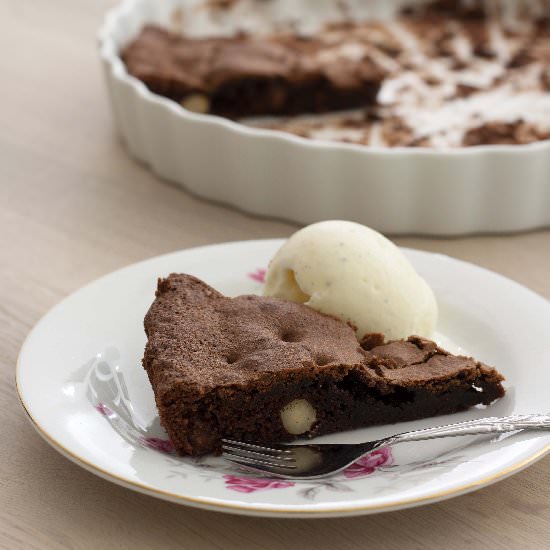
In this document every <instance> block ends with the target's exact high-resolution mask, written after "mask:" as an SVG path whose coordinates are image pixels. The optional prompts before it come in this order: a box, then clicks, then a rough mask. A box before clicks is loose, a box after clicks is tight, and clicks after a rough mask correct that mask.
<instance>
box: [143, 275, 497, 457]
mask: <svg viewBox="0 0 550 550" xmlns="http://www.w3.org/2000/svg"><path fill="white" fill-rule="evenodd" d="M145 331H146V333H147V337H148V342H147V346H146V349H145V355H144V359H143V365H144V367H145V369H146V371H147V373H148V376H149V380H150V381H151V385H152V387H153V390H154V393H155V399H156V403H157V407H158V410H159V415H160V419H161V423H162V425H163V427H164V428H165V429H166V430H167V432H168V434H169V436H170V438H171V440H172V441H173V443H174V445H175V447H176V449H177V450H178V452H179V453H181V454H191V455H201V454H206V453H211V452H218V451H219V446H220V439H221V438H222V437H228V438H234V439H245V440H255V441H259V442H269V441H291V440H292V439H295V438H296V437H297V436H300V437H314V436H317V435H321V434H325V433H330V432H335V431H341V430H346V429H352V428H356V427H361V426H369V425H374V424H382V423H392V422H399V421H404V420H413V419H417V418H424V417H427V416H434V415H439V414H448V413H452V412H456V411H461V410H465V409H467V408H469V407H471V406H473V405H477V404H484V405H488V404H490V403H491V402H492V401H494V400H495V399H497V398H498V397H501V396H502V395H504V389H503V387H502V384H501V382H502V380H503V377H502V376H501V375H500V374H499V373H498V372H497V371H496V370H495V369H492V368H490V367H488V366H486V365H484V364H483V363H480V362H478V361H475V360H474V359H472V358H468V357H458V356H454V355H452V354H450V353H448V352H446V351H445V350H443V349H441V348H439V347H438V346H437V345H436V344H435V343H434V342H431V341H429V340H425V339H422V338H418V337H414V336H413V337H410V338H409V339H408V340H406V341H394V342H387V343H386V342H384V339H383V336H382V335H376V334H373V335H368V336H367V337H366V338H365V339H364V340H363V341H362V342H361V344H360V343H359V342H358V341H357V340H356V337H355V333H354V331H353V329H352V328H351V327H350V326H348V325H347V324H345V323H343V322H342V321H340V320H338V319H335V318H333V317H329V316H326V315H323V314H321V313H318V312H316V311H314V310H312V309H311V308H309V307H307V306H304V305H301V304H296V303H293V302H287V301H284V300H279V299H273V298H265V297H259V296H239V297H237V298H226V297H224V296H223V295H221V294H220V293H219V292H217V291H216V290H214V289H213V288H211V287H209V286H208V285H206V284H205V283H203V282H202V281H200V280H199V279H196V278H194V277H192V276H189V275H175V274H173V275H170V276H169V277H168V278H166V279H161V280H159V284H158V290H157V295H156V299H155V301H154V303H153V305H152V306H151V308H150V310H149V312H148V313H147V315H146V317H145ZM304 403H306V405H307V407H306V408H307V411H308V413H307V419H306V420H307V425H306V427H305V429H304V428H303V427H302V428H301V430H303V431H300V433H296V430H294V429H293V428H292V426H293V425H292V424H288V422H287V418H290V420H291V421H293V420H296V422H297V423H298V425H300V426H303V423H304V418H303V417H302V418H292V414H286V413H283V411H288V410H290V409H292V407H294V408H295V409H296V410H297V411H298V413H296V414H298V415H299V414H304V413H303V412H302V413H300V411H303V409H304ZM289 407H290V408H289ZM293 414H294V413H293Z"/></svg>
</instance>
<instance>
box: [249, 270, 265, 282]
mask: <svg viewBox="0 0 550 550" xmlns="http://www.w3.org/2000/svg"><path fill="white" fill-rule="evenodd" d="M266 273H267V269H264V268H263V267H258V268H257V269H256V271H253V272H251V273H248V276H249V277H250V278H251V279H252V280H253V281H256V282H257V283H262V284H263V283H265V275H266Z"/></svg>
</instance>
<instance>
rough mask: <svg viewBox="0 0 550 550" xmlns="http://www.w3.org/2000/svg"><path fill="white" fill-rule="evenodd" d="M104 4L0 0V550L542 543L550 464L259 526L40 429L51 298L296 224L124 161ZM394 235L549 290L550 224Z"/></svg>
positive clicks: (547, 532) (549, 528)
mask: <svg viewBox="0 0 550 550" xmlns="http://www.w3.org/2000/svg"><path fill="white" fill-rule="evenodd" d="M112 3H113V2H110V1H108V0H101V1H100V0H95V1H93V2H92V1H88V2H85V1H83V0H79V1H77V0H48V2H36V1H30V0H2V1H1V2H0V51H2V52H3V54H2V56H1V57H0V74H1V75H2V83H1V86H0V88H1V94H0V97H1V98H2V101H1V103H0V121H1V124H0V243H1V256H0V258H1V259H0V326H1V327H2V328H1V329H0V410H1V411H2V422H1V423H0V441H1V442H2V443H1V444H0V547H1V548H9V549H18V548H25V549H32V548H37V549H44V548H47V549H49V548H78V549H80V548H85V549H86V548H90V549H92V548H93V549H97V548H103V549H111V548H132V549H133V550H137V549H141V548H144V549H151V548H178V549H220V548H230V549H243V548H258V549H265V550H276V549H285V548H294V547H296V548H300V549H304V550H305V549H307V548H316V549H321V548H338V549H349V550H352V549H359V548H367V547H368V548H378V549H385V548H389V549H393V548H395V549H398V548H399V549H402V548H423V549H424V548H425V549H432V548H433V549H436V548H442V547H445V548H447V549H449V550H452V549H455V548H457V549H458V548H464V547H466V546H467V545H468V546H469V547H470V548H550V491H549V486H550V457H546V458H545V459H542V460H541V461H540V462H538V463H537V464H535V465H534V466H532V467H531V468H529V469H528V470H526V471H524V472H521V473H519V474H517V475H515V476H514V477H512V478H509V479H506V480H504V481H501V482H500V483H497V484H496V485H493V486H491V487H488V488H485V489H482V490H480V491H477V492H475V493H473V494H469V495H466V496H462V497H459V498H455V499H452V500H449V501H446V502H442V503H439V504H433V505H429V506H424V507H421V508H415V509H410V510H406V511H401V512H389V513H385V514H379V515H374V516H365V517H360V518H347V519H332V520H283V519H255V518H245V517H238V516H231V515H224V514H221V513H214V512H204V511H200V510H195V509H191V508H186V507H182V506H178V505H175V504H169V503H167V502H163V501H160V500H156V499H154V498H152V497H147V496H144V495H141V494H137V493H134V492H132V491H129V490H127V489H123V488H121V487H118V486H116V485H114V484H112V483H109V482H107V481H104V480H103V479H100V478H98V477H96V476H94V475H92V474H90V473H88V472H86V471H84V470H83V469H82V468H79V467H78V466H76V465H74V464H72V463H70V462H69V461H68V460H66V459H65V458H63V457H62V456H61V455H60V454H58V453H57V452H56V451H55V450H53V449H52V448H50V447H49V446H48V445H47V444H46V443H45V442H44V441H43V440H42V439H41V438H40V437H39V436H38V435H37V433H36V432H35V431H34V430H33V428H32V426H31V425H30V423H29V422H28V420H27V418H26V416H25V413H24V412H23V410H22V408H21V407H20V406H19V403H18V400H17V397H16V393H15V388H14V370H15V362H16V358H17V354H18V351H19V348H20V346H21V343H22V342H23V339H24V338H25V335H26V334H27V332H28V331H29V330H30V329H31V327H32V326H33V325H34V323H36V321H37V320H38V319H39V318H40V317H41V316H42V315H43V314H44V313H45V312H46V311H47V310H48V309H49V308H50V307H51V306H53V305H54V304H55V303H56V302H57V301H59V300H60V299H61V298H63V297H64V296H66V295H67V294H68V293H70V292H72V291H74V290H76V289H77V288H79V287H80V286H81V285H83V284H84V283H87V282H89V281H91V280H93V279H95V278H96V277H98V276H100V275H103V274H105V273H108V272H110V271H112V270H114V269H116V268H119V267H121V266H124V265H127V264H129V263H132V262H135V261H137V260H141V259H144V258H147V257H150V256H155V255H157V254H162V253H164V252H168V251H173V250H178V249H181V248H186V247H191V246H197V245H202V244H207V243H214V242H221V241H228V240H240V239H256V238H263V237H285V236H288V235H290V234H291V233H292V232H293V231H294V230H295V229H296V228H295V227H294V226H291V225H289V224H286V223H279V222H276V221H266V220H262V219H258V218H255V217H251V216H247V215H244V214H242V213H239V212H236V211H234V210H231V209H227V208H223V207H221V206H218V205H213V204H209V203H207V202H204V201H201V200H198V199H196V198H193V197H191V196H189V195H188V194H186V193H185V192H183V191H182V190H180V189H177V188H175V187H173V186H170V185H167V184H164V183H162V182H160V181H159V180H158V179H157V178H155V177H154V176H152V175H151V174H150V173H149V172H148V171H147V170H146V169H144V168H143V167H142V166H139V165H137V164H136V163H134V162H132V161H131V160H130V159H129V158H128V157H127V155H126V154H125V151H124V150H123V148H122V146H121V145H120V144H119V142H118V141H117V139H116V136H115V133H114V131H113V125H112V122H111V118H110V112H109V109H108V105H107V102H106V94H105V90H104V88H103V82H102V80H101V74H100V67H99V62H98V57H97V54H96V45H95V37H94V33H95V30H96V28H97V27H98V25H99V23H100V21H101V17H102V14H103V12H104V11H105V10H106V9H107V8H108V7H109V6H110V5H112ZM518 183H520V182H518ZM396 240H397V242H398V243H399V244H403V245H406V246H412V247H416V248H420V249H425V250H432V251H437V252H442V253H445V254H450V255H453V256H456V257H458V258H462V259H465V260H469V261H472V262H475V263H477V264H479V265H482V266H484V267H487V268H489V269H493V270H495V271H498V272H500V273H503V274H504V275H506V276H509V277H511V278H513V279H516V280H517V281H519V282H520V283H523V284H525V285H527V286H528V287H530V288H532V289H533V290H535V291H536V292H539V293H540V294H542V295H543V296H545V297H546V298H549V297H550V231H548V230H546V231H537V232H532V233H525V234H521V235H515V236H478V237H470V238H460V239H452V240H449V239H428V238H399V239H396ZM527 367H528V366H527V365H526V368H527Z"/></svg>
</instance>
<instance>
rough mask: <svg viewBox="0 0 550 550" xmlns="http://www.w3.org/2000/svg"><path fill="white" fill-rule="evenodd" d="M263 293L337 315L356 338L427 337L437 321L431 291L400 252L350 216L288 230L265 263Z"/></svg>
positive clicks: (435, 307)
mask: <svg viewBox="0 0 550 550" xmlns="http://www.w3.org/2000/svg"><path fill="white" fill-rule="evenodd" d="M264 295H265V296H274V297H278V298H284V299H287V300H292V301H294V302H300V303H303V304H306V305H308V306H310V307H312V308H313V309H316V310H318V311H321V312H322V313H327V314H330V315H334V316H336V317H340V318H341V319H342V320H344V321H347V322H350V323H351V324H352V325H353V326H355V327H356V329H357V331H356V332H357V337H358V338H362V337H363V336H364V335H365V334H367V333H370V332H382V333H383V334H385V336H386V338H388V339H397V338H406V337H407V336H410V335H412V334H416V335H419V336H425V337H430V336H431V335H432V333H433V331H434V329H435V325H436V322H437V302H436V299H435V296H434V293H433V292H432V290H431V288H430V287H429V286H428V284H427V283H426V281H425V280H424V279H423V278H422V277H420V275H418V273H417V272H416V271H415V270H414V268H413V267H412V265H411V264H410V263H409V261H408V260H407V258H405V256H404V255H403V253H402V252H401V251H400V250H399V249H398V248H397V247H396V246H395V245H394V244H393V243H392V242H391V241H389V240H388V239H386V238H385V237H384V236H383V235H381V234H380V233H378V232H377V231H374V230H373V229H370V228H369V227H365V226H364V225H360V224H358V223H353V222H346V221H325V222H320V223H315V224H312V225H309V226H307V227H305V228H303V229H301V230H300V231H298V232H296V233H294V235H292V236H291V237H290V238H289V239H288V240H287V241H286V242H285V243H284V244H283V246H282V247H281V248H280V249H279V250H278V252H277V253H276V254H275V256H274V257H273V259H272V260H271V262H270V264H269V268H268V270H267V275H266V284H265V287H264Z"/></svg>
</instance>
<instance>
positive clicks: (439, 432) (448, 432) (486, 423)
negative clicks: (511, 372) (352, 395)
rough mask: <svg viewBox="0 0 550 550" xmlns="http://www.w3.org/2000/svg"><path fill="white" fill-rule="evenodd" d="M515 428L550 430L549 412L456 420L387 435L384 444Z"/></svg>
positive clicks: (512, 429) (499, 431)
mask: <svg viewBox="0 0 550 550" xmlns="http://www.w3.org/2000/svg"><path fill="white" fill-rule="evenodd" d="M517 430H550V414H525V415H514V416H500V417H492V418H480V419H478V420H469V421H466V422H457V423H455V424H447V425H445V426H437V427H435V428H426V429H423V430H414V431H412V432H404V433H401V434H397V435H394V436H392V437H388V438H387V440H385V442H384V443H385V444H386V445H393V444H395V443H405V442H408V441H423V440H426V439H437V438H440V437H456V436H459V435H484V434H493V433H505V432H515V431H517Z"/></svg>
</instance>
